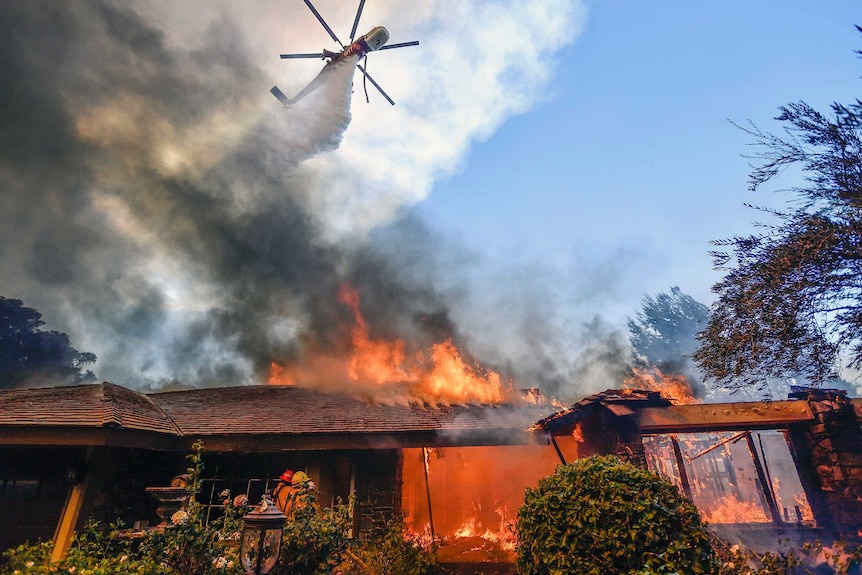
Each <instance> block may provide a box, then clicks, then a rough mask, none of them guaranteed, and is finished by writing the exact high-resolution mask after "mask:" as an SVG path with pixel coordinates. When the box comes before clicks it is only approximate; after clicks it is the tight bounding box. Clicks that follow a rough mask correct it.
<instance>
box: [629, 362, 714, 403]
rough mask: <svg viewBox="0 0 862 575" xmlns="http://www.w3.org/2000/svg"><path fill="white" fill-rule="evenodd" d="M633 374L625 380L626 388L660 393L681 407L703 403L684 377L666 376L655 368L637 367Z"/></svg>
mask: <svg viewBox="0 0 862 575" xmlns="http://www.w3.org/2000/svg"><path fill="white" fill-rule="evenodd" d="M632 372H633V375H632V376H631V377H630V378H628V379H626V380H625V385H626V387H630V388H633V389H643V390H646V391H658V392H661V394H662V395H663V396H664V397H666V398H668V399H673V400H675V401H676V403H677V404H681V405H688V404H692V403H703V400H702V399H699V398H697V397H695V396H694V391H692V389H691V385H690V384H689V383H688V379H687V378H686V377H685V376H684V375H681V374H677V375H666V374H664V373H662V372H661V370H660V369H659V368H657V367H655V366H651V367H648V368H642V367H635V368H632Z"/></svg>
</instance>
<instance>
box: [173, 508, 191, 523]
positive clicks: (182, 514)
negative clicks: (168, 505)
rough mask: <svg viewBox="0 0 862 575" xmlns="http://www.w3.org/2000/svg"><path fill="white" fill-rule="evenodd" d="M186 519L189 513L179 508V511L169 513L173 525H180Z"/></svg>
mask: <svg viewBox="0 0 862 575" xmlns="http://www.w3.org/2000/svg"><path fill="white" fill-rule="evenodd" d="M188 520H189V514H188V513H186V511H185V510H183V509H180V510H179V511H177V512H176V513H174V514H173V515H171V523H173V524H174V525H182V524H183V523H185V522H186V521H188Z"/></svg>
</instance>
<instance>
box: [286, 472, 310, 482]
mask: <svg viewBox="0 0 862 575" xmlns="http://www.w3.org/2000/svg"><path fill="white" fill-rule="evenodd" d="M306 481H308V475H306V474H305V472H304V471H297V472H296V473H294V474H293V478H292V479H291V481H290V484H291V485H299V484H300V483H305V482H306Z"/></svg>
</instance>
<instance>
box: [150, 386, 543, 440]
mask: <svg viewBox="0 0 862 575" xmlns="http://www.w3.org/2000/svg"><path fill="white" fill-rule="evenodd" d="M150 397H151V398H152V399H153V401H155V402H156V403H158V404H159V406H160V407H161V408H162V409H163V410H164V411H165V413H167V414H168V415H170V417H171V418H172V419H173V420H174V421H175V422H176V424H177V425H178V426H179V427H180V429H182V431H183V433H184V434H186V435H217V434H276V433H278V434H285V433H287V434H312V433H403V432H421V431H437V432H452V433H458V432H466V431H474V430H484V429H491V428H494V429H501V428H503V429H519V430H526V429H527V428H528V427H529V426H530V425H532V424H533V422H534V421H535V420H536V419H537V418H538V417H541V416H542V415H543V414H545V413H547V408H544V409H542V408H540V407H538V406H534V405H524V406H516V405H481V406H476V405H473V406H450V407H447V406H443V407H440V406H438V407H427V406H420V405H416V404H411V405H383V404H379V403H373V402H370V401H363V400H361V399H357V398H354V397H351V396H348V395H343V394H335V393H325V392H322V391H317V390H312V389H307V388H301V387H293V386H279V385H260V386H247V387H223V388H217V389H199V390H192V391H176V392H166V393H156V394H152V395H151V396H150Z"/></svg>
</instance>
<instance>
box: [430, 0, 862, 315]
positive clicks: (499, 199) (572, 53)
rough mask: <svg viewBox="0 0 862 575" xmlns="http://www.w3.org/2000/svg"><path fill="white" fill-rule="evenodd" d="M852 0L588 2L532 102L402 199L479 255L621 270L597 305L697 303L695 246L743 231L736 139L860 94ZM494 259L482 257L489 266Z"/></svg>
mask: <svg viewBox="0 0 862 575" xmlns="http://www.w3.org/2000/svg"><path fill="white" fill-rule="evenodd" d="M860 22H862V6H860V4H859V3H858V2H850V1H843V2H838V1H836V2H801V1H792V2H777V1H770V2H738V1H735V2H686V1H677V2H659V3H653V2H620V1H608V2H589V3H588V4H587V14H586V19H585V23H584V27H583V32H582V33H581V35H580V36H579V37H578V38H577V39H576V40H575V41H574V42H573V43H571V44H569V45H568V46H566V47H565V48H563V49H562V50H561V51H560V52H559V53H558V54H557V56H556V64H555V69H554V73H553V77H552V80H551V81H550V85H549V87H548V89H547V91H546V97H545V100H544V101H543V102H540V103H539V104H537V105H536V106H535V108H534V109H532V110H531V111H529V112H527V113H525V114H522V115H519V116H515V117H513V118H510V119H509V120H508V121H506V122H505V123H504V124H503V125H502V126H501V127H500V128H499V129H498V130H497V131H496V132H495V133H494V134H493V135H492V136H491V137H490V138H488V139H487V140H486V141H484V142H480V143H476V144H475V145H474V146H473V147H472V148H471V149H470V151H469V153H468V155H467V157H466V159H465V160H464V161H463V163H462V171H461V172H460V173H458V174H457V175H454V176H453V177H451V178H448V179H446V180H444V181H440V182H438V183H437V184H436V185H435V186H434V187H433V190H432V193H431V194H430V196H429V197H428V198H427V199H426V200H425V201H424V202H422V203H420V204H418V205H417V206H416V208H415V209H416V210H417V211H418V212H419V213H420V214H422V215H423V216H425V217H426V218H428V219H429V220H430V221H431V222H432V223H433V225H434V226H436V227H438V228H439V229H443V230H445V231H446V233H447V234H453V235H455V236H456V237H459V238H460V239H461V240H462V241H463V242H464V243H465V244H467V245H469V246H471V247H472V248H473V249H475V250H477V251H478V252H479V253H482V254H484V255H485V257H487V258H488V259H489V260H490V261H494V262H498V263H500V264H501V265H502V264H503V262H511V261H516V262H522V263H527V262H532V263H533V264H540V265H547V266H549V267H551V268H555V269H558V270H562V272H563V273H564V274H571V275H579V270H583V273H585V274H589V273H595V272H596V270H601V269H602V268H604V267H606V266H613V267H615V268H617V267H620V268H622V269H619V273H618V274H617V275H618V277H619V283H617V284H616V285H607V286H605V287H606V289H607V290H609V292H608V299H607V300H606V305H607V308H606V310H607V312H608V314H609V315H610V316H611V317H613V316H614V315H615V314H617V315H619V314H633V313H634V312H635V311H636V307H637V304H638V301H639V299H640V297H641V295H642V294H644V293H650V294H652V293H655V292H657V291H660V290H667V289H668V288H669V287H670V286H673V285H679V286H680V287H681V288H682V289H683V290H684V291H686V292H687V293H689V294H691V295H692V296H694V297H695V298H697V299H698V300H700V301H703V302H705V303H710V302H711V301H712V297H713V296H712V294H711V293H710V287H711V285H712V284H713V283H714V282H715V281H716V280H717V279H718V278H719V277H720V276H719V275H718V273H717V272H714V271H713V270H712V262H711V259H710V257H709V255H708V250H709V249H710V246H709V241H710V240H713V239H717V238H722V237H728V236H731V235H734V234H744V233H748V232H750V231H752V230H753V228H752V226H751V222H752V221H754V220H756V219H761V220H762V216H760V215H759V214H757V213H755V212H754V211H752V210H750V209H748V208H745V207H744V206H743V205H742V203H743V202H746V201H748V202H754V203H757V204H761V205H771V206H780V205H781V204H782V202H783V201H784V198H782V197H781V196H780V195H776V194H773V193H770V192H769V191H762V192H759V193H756V194H752V193H751V192H749V191H748V190H747V174H748V160H747V159H745V158H743V157H742V154H746V153H750V152H751V151H753V150H752V149H751V148H749V147H747V146H746V145H747V143H748V142H750V138H749V137H747V136H746V135H745V134H744V133H742V132H741V131H740V130H738V129H737V128H735V127H734V126H732V125H731V124H730V123H729V122H728V120H733V121H734V122H737V123H745V122H747V121H748V120H751V121H752V122H754V123H755V124H757V125H758V126H759V127H761V128H764V129H769V130H775V129H777V128H778V126H777V123H775V122H774V121H772V118H773V117H774V116H776V115H777V112H778V110H777V108H778V106H779V105H781V104H784V103H786V102H789V101H795V100H800V99H801V100H805V101H806V102H808V103H810V104H812V105H813V106H815V107H816V108H818V109H821V110H824V111H825V110H826V109H827V108H828V105H829V104H830V103H831V102H833V101H842V102H848V101H852V100H854V99H855V98H856V96H857V95H858V94H859V91H858V88H859V81H860V79H859V78H860V76H862V61H860V60H858V59H857V58H856V55H855V54H854V53H853V51H854V50H856V49H860V48H862V35H860V34H859V33H858V32H857V31H856V30H855V28H854V24H856V23H860ZM491 265H493V264H491Z"/></svg>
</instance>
